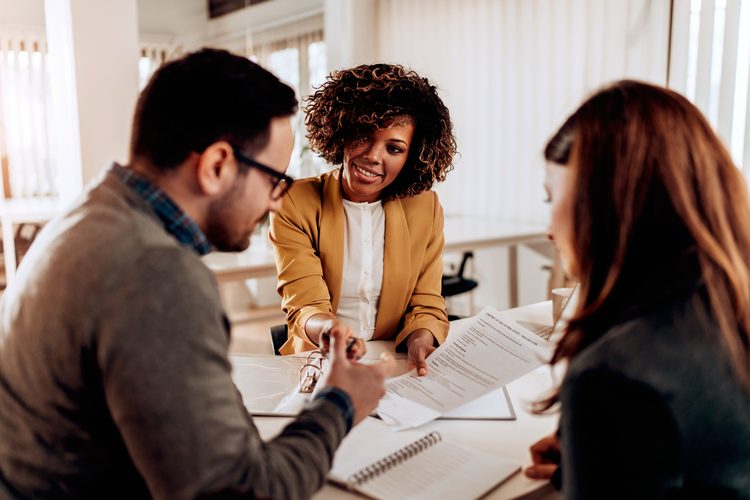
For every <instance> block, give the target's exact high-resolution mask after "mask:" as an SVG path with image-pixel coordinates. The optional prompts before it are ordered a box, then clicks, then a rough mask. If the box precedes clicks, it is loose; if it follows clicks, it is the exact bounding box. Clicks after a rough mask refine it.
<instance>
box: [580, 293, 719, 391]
mask: <svg viewBox="0 0 750 500" xmlns="http://www.w3.org/2000/svg"><path fill="white" fill-rule="evenodd" d="M718 328H719V327H718V325H717V324H716V322H715V321H714V320H713V318H712V317H711V315H710V313H709V312H708V309H707V305H706V304H704V302H703V300H702V297H700V296H698V295H692V296H689V297H686V298H684V299H683V300H679V301H677V302H675V303H673V304H671V305H669V306H667V307H664V308H662V309H660V310H655V311H652V312H650V313H649V314H646V315H642V316H639V317H635V318H632V319H629V320H627V321H625V322H623V323H620V324H618V325H615V326H613V327H612V328H610V329H609V330H608V331H606V332H605V333H604V334H603V335H602V336H601V338H599V339H598V340H596V341H595V342H593V343H592V344H591V345H589V346H588V347H586V348H585V349H584V350H583V351H581V352H580V353H579V354H578V355H576V356H575V358H574V359H573V360H572V361H571V363H570V367H569V370H568V375H567V377H566V378H568V379H569V380H571V381H573V380H575V379H576V378H577V377H579V376H581V375H582V374H586V373H587V372H591V371H598V370H605V371H612V372H617V373H620V374H621V375H622V376H624V377H626V378H627V379H629V380H632V381H639V382H641V383H645V384H647V385H650V386H653V387H656V388H659V390H660V391H664V392H671V391H682V390H683V389H681V388H680V387H679V386H680V384H681V383H682V381H683V380H690V379H694V378H695V379H697V380H696V382H697V381H698V380H700V384H698V385H703V384H704V383H721V382H722V381H723V378H724V377H725V376H726V373H727V372H726V368H727V367H728V366H729V359H728V357H727V354H726V352H725V350H724V349H723V347H722V345H721V343H720V334H719V330H718ZM709 381H710V382H709ZM694 388H695V389H697V387H694Z"/></svg>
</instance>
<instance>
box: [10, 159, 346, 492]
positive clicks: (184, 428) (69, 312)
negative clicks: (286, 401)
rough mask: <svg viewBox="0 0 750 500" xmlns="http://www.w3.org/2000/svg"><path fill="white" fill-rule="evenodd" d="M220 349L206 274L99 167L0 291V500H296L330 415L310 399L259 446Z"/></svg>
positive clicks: (328, 454) (305, 488)
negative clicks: (219, 498)
mask: <svg viewBox="0 0 750 500" xmlns="http://www.w3.org/2000/svg"><path fill="white" fill-rule="evenodd" d="M228 343H229V328H228V323H227V321H226V318H225V316H224V314H223V311H222V307H221V303H220V300H219V295H218V292H217V287H216V283H215V281H214V278H213V276H212V274H211V273H210V271H209V270H208V269H207V268H206V267H205V266H204V265H203V263H202V262H201V261H200V259H199V258H198V256H197V255H196V254H194V253H193V252H192V251H190V250H188V249H186V248H184V247H182V246H180V245H179V244H178V243H177V242H176V241H175V239H174V238H173V237H172V236H170V235H169V234H168V233H167V232H166V231H165V230H164V229H163V227H162V226H161V224H160V222H159V220H158V219H157V218H156V216H155V215H154V214H153V213H152V212H151V210H150V209H149V207H148V205H147V204H146V203H145V202H144V201H143V200H142V199H141V198H140V197H139V196H138V195H137V194H136V193H134V192H133V191H132V190H130V188H128V187H127V186H125V185H124V184H123V183H122V182H121V181H120V180H119V179H118V178H117V177H115V176H114V175H113V174H112V173H111V172H110V173H108V174H106V176H105V177H104V178H103V179H102V180H101V181H100V182H98V183H96V184H95V185H94V186H93V187H92V188H91V189H90V190H89V191H88V192H87V193H86V195H85V196H84V198H83V199H82V200H81V201H80V202H79V203H78V204H77V205H76V206H75V207H74V208H73V209H72V210H70V211H69V212H68V213H67V214H65V215H64V216H62V217H60V218H58V219H56V220H54V221H52V222H50V223H49V224H48V225H47V226H46V227H45V228H44V230H43V231H42V232H41V234H40V235H39V237H38V240H37V241H36V242H35V244H34V245H33V246H32V248H31V250H30V251H29V253H28V254H27V256H26V258H25V259H24V262H23V264H22V266H21V267H20V269H19V272H18V275H17V278H16V280H15V281H14V282H13V284H12V285H11V287H10V288H9V289H8V290H7V291H6V292H5V294H4V297H3V303H2V309H0V497H2V496H3V494H5V495H8V494H13V495H16V496H20V497H36V498H63V497H65V498H147V497H151V496H152V497H156V498H195V497H200V496H210V495H224V496H225V497H227V496H234V495H238V496H242V495H246V496H249V497H251V496H263V497H274V498H300V497H309V496H310V495H311V494H312V493H313V492H314V491H315V490H317V489H318V488H319V487H320V486H321V485H322V483H323V481H324V478H325V474H326V472H327V471H328V469H329V467H330V465H331V461H332V458H333V453H334V450H335V448H336V447H337V446H338V444H339V442H340V441H341V439H342V438H343V436H344V433H345V423H344V418H343V417H342V414H341V412H340V411H339V410H338V409H337V408H336V407H335V406H334V405H333V404H331V403H330V402H327V401H316V402H315V403H314V404H313V406H312V407H310V408H309V409H308V410H307V411H305V412H304V413H303V414H302V415H300V417H299V418H298V419H297V420H295V421H294V422H293V423H292V424H290V425H289V426H288V427H286V429H284V431H283V432H282V433H281V434H280V435H279V436H278V437H277V438H275V439H274V440H272V441H270V442H268V443H264V442H263V441H262V440H261V439H260V437H259V435H258V431H257V429H256V427H255V426H254V424H253V422H252V419H251V418H250V417H249V416H248V414H247V413H246V411H245V409H244V407H243V404H242V401H241V398H240V395H239V393H238V391H237V390H236V388H235V386H234V384H233V382H232V378H231V373H230V370H231V366H230V363H229V361H228V359H227V348H228ZM3 482H4V483H5V484H4V486H3ZM3 492H4V493H3Z"/></svg>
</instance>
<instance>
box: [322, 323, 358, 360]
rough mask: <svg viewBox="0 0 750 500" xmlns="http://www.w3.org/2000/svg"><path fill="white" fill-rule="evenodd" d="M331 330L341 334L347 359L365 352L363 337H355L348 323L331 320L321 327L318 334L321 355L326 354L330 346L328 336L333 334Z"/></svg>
mask: <svg viewBox="0 0 750 500" xmlns="http://www.w3.org/2000/svg"><path fill="white" fill-rule="evenodd" d="M333 332H338V335H341V338H342V339H343V340H342V341H343V343H344V349H345V350H346V353H347V355H348V357H349V359H354V360H358V359H360V358H361V357H362V356H364V355H365V353H366V352H367V347H365V341H364V339H361V338H359V337H355V336H354V332H353V331H352V329H351V328H349V326H348V325H346V324H344V323H341V322H340V321H338V320H331V321H330V323H329V324H328V325H326V326H324V327H323V331H322V332H321V335H320V352H321V353H322V354H323V356H327V355H328V351H329V350H330V348H331V346H330V338H331V336H332V335H333Z"/></svg>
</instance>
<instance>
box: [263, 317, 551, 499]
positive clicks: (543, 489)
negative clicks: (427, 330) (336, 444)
mask: <svg viewBox="0 0 750 500" xmlns="http://www.w3.org/2000/svg"><path fill="white" fill-rule="evenodd" d="M509 313H511V314H512V315H513V316H514V317H516V318H517V319H523V320H526V321H531V322H534V323H542V324H550V323H551V314H552V313H551V303H550V302H542V303H539V304H532V305H530V306H525V307H520V308H517V309H514V310H512V311H509ZM553 384H554V381H553V375H552V372H551V370H550V369H549V367H547V366H542V367H540V368H538V369H537V370H535V371H533V372H531V373H529V374H528V375H526V376H524V377H521V378H520V379H518V380H516V381H515V382H513V383H511V384H509V385H508V386H507V389H508V394H509V395H510V398H511V401H512V404H513V408H514V410H515V412H516V417H517V418H516V420H513V421H507V420H486V421H483V420H436V421H434V422H431V423H429V424H426V425H424V426H423V427H421V428H420V429H422V430H425V431H427V432H429V431H433V430H437V431H439V432H440V433H441V434H442V435H443V436H444V437H445V438H446V439H448V440H450V441H455V442H459V443H463V444H465V445H467V446H468V447H470V448H476V449H481V450H485V451H487V452H490V453H497V454H501V455H503V456H505V457H506V458H510V459H514V460H518V461H520V462H523V463H524V464H529V463H530V456H529V452H528V449H529V446H530V445H531V444H532V443H534V442H535V441H536V440H537V439H539V438H541V437H542V436H546V435H548V434H550V433H552V432H554V430H555V429H556V427H557V420H558V417H557V415H556V414H554V415H544V416H538V415H534V414H531V413H530V412H529V411H528V410H529V407H528V406H529V403H530V402H532V401H536V400H538V399H540V397H542V396H544V395H545V394H546V392H547V391H549V390H550V389H551V388H552V386H553ZM254 421H255V424H256V425H257V426H258V429H259V430H260V433H261V436H263V438H264V439H270V438H272V437H273V436H275V435H276V434H278V433H279V432H280V431H281V430H282V429H283V428H284V426H285V425H286V424H288V423H289V422H290V421H291V419H290V418H287V417H255V418H254ZM524 495H533V498H557V494H556V493H555V492H554V491H553V490H552V488H551V486H550V485H549V483H548V482H546V481H539V480H532V479H529V478H527V477H526V476H524V475H523V474H522V473H520V472H519V473H517V474H515V475H513V476H512V477H511V478H509V479H508V480H507V481H505V482H504V483H502V484H500V485H499V486H498V487H497V488H495V489H494V490H493V491H492V492H490V493H489V494H488V496H487V497H486V498H496V499H500V498H503V499H505V498H516V497H519V496H524ZM313 498H318V499H329V498H334V499H338V498H341V499H344V498H359V497H357V496H356V495H354V494H353V493H350V492H348V491H345V490H342V489H340V488H338V487H336V486H333V485H331V484H326V485H325V486H324V487H323V489H322V490H320V491H319V492H318V493H317V494H316V495H315V496H314V497H313Z"/></svg>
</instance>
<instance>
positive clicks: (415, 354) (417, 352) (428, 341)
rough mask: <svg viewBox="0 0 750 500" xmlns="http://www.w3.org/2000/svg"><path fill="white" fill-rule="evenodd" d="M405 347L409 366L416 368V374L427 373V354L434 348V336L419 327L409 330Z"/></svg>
mask: <svg viewBox="0 0 750 500" xmlns="http://www.w3.org/2000/svg"><path fill="white" fill-rule="evenodd" d="M406 349H407V350H408V352H409V368H416V369H417V375H419V376H420V377H421V376H422V375H427V362H426V361H425V360H426V359H427V356H429V355H430V354H432V352H433V351H434V350H435V337H433V335H432V333H431V332H430V331H429V330H427V329H425V328H420V329H419V330H414V331H413V332H411V334H410V335H409V337H408V338H407V339H406Z"/></svg>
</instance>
